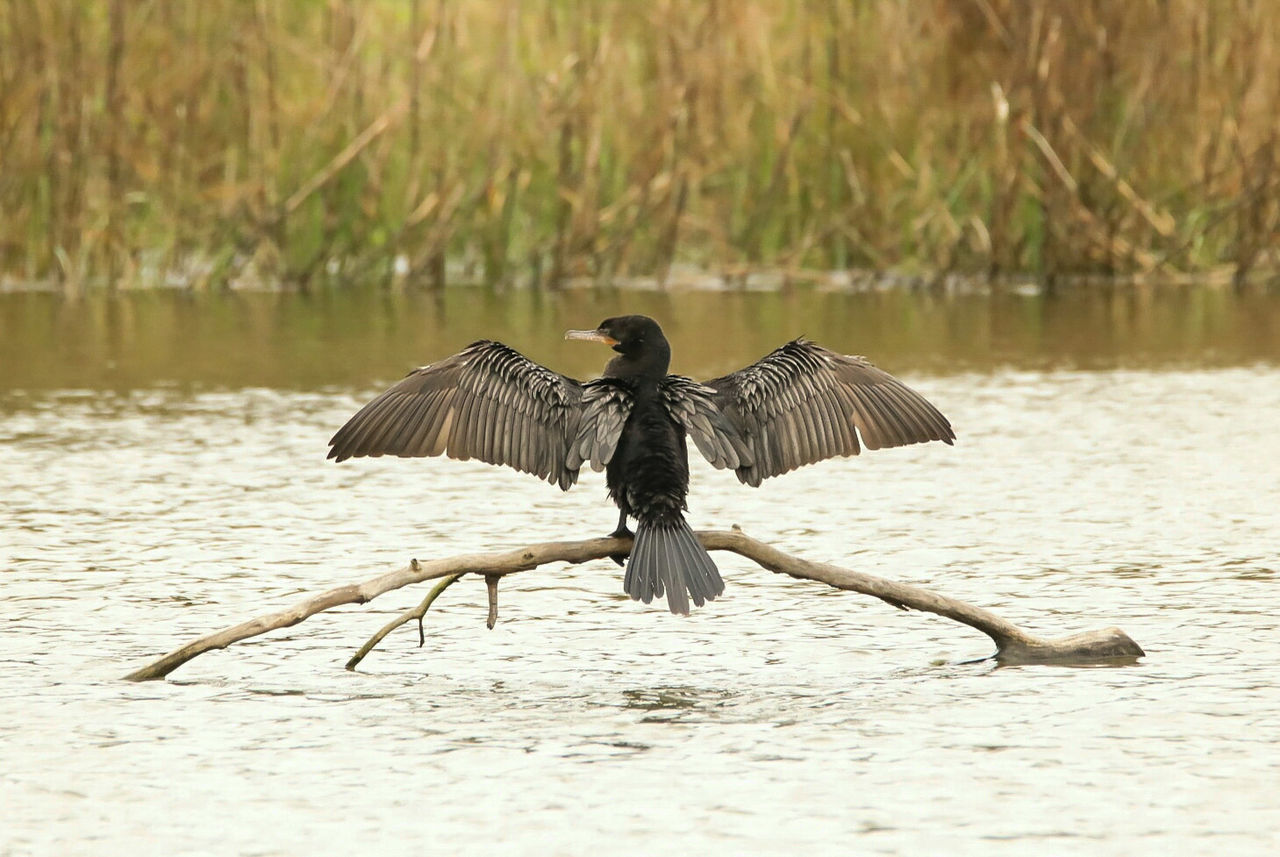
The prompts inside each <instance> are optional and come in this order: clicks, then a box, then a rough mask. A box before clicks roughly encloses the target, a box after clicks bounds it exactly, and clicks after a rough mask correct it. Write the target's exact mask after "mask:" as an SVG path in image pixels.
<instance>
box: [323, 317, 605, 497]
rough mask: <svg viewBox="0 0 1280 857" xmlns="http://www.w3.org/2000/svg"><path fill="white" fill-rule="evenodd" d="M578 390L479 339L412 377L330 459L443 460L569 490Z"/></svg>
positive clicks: (340, 436) (362, 415)
mask: <svg viewBox="0 0 1280 857" xmlns="http://www.w3.org/2000/svg"><path fill="white" fill-rule="evenodd" d="M582 411H583V408H582V385H581V384H580V383H579V382H577V381H575V380H573V379H572V378H566V377H565V376H563V375H560V374H558V373H556V372H552V371H551V370H550V369H547V368H546V367H545V366H541V365H539V364H537V363H534V362H533V361H532V360H530V359H528V358H527V357H525V356H524V355H522V354H520V353H519V352H518V351H516V350H515V349H512V348H508V347H507V346H505V345H503V344H502V343H500V342H491V341H488V340H481V341H480V342H474V343H472V344H471V345H468V346H467V347H466V348H464V349H462V351H460V352H458V353H457V354H455V355H453V356H452V357H446V358H445V359H444V360H440V361H438V362H436V363H432V364H431V365H430V366H423V367H422V368H421V369H415V370H414V371H412V372H410V373H409V375H408V376H407V377H405V378H404V380H402V381H400V382H399V383H398V384H396V385H395V386H393V387H391V388H390V389H389V390H387V391H386V392H385V393H383V394H382V395H380V396H378V397H377V398H376V399H374V400H373V401H372V402H370V403H369V404H367V405H365V406H364V407H363V408H361V409H360V410H359V411H358V412H357V413H356V415H355V416H353V417H352V418H351V419H349V420H348V421H347V424H346V425H344V426H343V427H342V428H340V429H338V431H337V433H336V434H335V435H334V436H333V437H332V438H331V439H330V440H329V446H330V447H331V448H330V450H329V458H333V459H336V460H338V461H343V460H345V459H348V458H351V457H353V456H362V455H368V456H379V455H398V456H401V457H420V456H427V455H441V454H444V455H448V456H449V457H450V458H457V459H461V460H463V461H465V460H467V459H469V458H477V459H479V460H481V461H485V462H488V463H489V464H505V465H507V466H508V467H514V468H515V469H516V470H520V471H523V472H524V473H532V474H534V475H535V476H537V477H538V478H540V479H545V480H547V481H548V482H550V483H552V484H553V485H559V486H560V487H561V488H562V489H564V490H568V489H569V486H570V485H572V484H573V483H574V482H576V481H577V479H578V466H577V465H576V464H572V465H571V464H569V462H568V460H569V445H570V442H571V441H572V440H573V439H574V438H576V437H577V435H578V427H579V423H580V422H581V419H582Z"/></svg>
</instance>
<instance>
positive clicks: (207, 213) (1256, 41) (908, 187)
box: [0, 0, 1280, 288]
mask: <svg viewBox="0 0 1280 857" xmlns="http://www.w3.org/2000/svg"><path fill="white" fill-rule="evenodd" d="M1277 103H1280V3H1277V2H1276V0H1263V1H1262V2H1256V0H1221V2H1213V3H1202V2H1196V0H1167V2H1157V0H1132V2H1125V3H1112V2H1105V0H1080V2H1072V3H1060V2H1053V0H981V2H954V3H915V2H905V0H897V2H894V0H886V2H869V0H864V2H845V0H822V2H819V0H810V2H801V0H774V2H764V0H757V2H751V0H744V2H735V3H727V2H723V0H719V2H706V0H662V2H657V3H652V4H639V3H632V2H626V0H601V2H587V0H533V2H518V0H505V2H493V3H465V2H461V0H430V2H428V0H375V2H356V0H331V2H327V3H323V4H322V3H316V2H305V0H292V2H280V3H265V2H247V0H208V2H204V3H199V4H171V3H163V2H156V0H152V2H144V0H134V2H128V1H127V0H106V2H102V3H83V2H78V0H46V2H40V3H36V2H33V0H0V157H2V158H3V164H2V167H0V277H7V278H10V279H17V280H31V279H37V280H39V279H48V280H53V281H57V282H60V283H64V284H66V285H67V286H68V287H69V288H74V287H80V286H89V285H93V284H101V283H106V284H108V285H113V286H114V285H126V286H127V285H134V284H143V285H146V284H154V283H156V282H159V281H163V279H164V277H165V276H166V275H167V274H173V273H180V274H183V275H185V277H186V280H185V281H186V282H189V283H191V284H192V285H195V286H218V285H221V284H223V283H227V282H234V281H258V282H264V283H275V284H282V285H285V286H304V287H305V286H307V285H310V284H316V283H320V282H326V281H335V282H340V283H349V282H390V281H392V280H393V279H395V278H397V277H400V276H405V277H407V278H408V279H409V280H411V281H413V282H423V283H428V284H431V283H441V282H443V280H444V279H445V278H446V276H449V277H467V278H475V279H489V280H494V281H507V280H513V279H514V280H524V279H534V280H537V281H539V282H543V283H548V284H555V283H557V282H560V281H562V280H564V279H565V278H570V277H573V278H589V279H591V280H594V281H597V282H608V281H610V280H611V279H613V278H615V277H630V276H656V277H659V278H661V277H663V276H665V274H666V272H667V271H668V270H669V269H670V268H671V266H672V265H673V264H676V263H679V264H692V265H695V266H699V267H701V268H703V269H706V270H709V271H711V272H718V273H723V274H725V275H726V276H729V277H736V276H738V275H740V274H741V273H742V272H744V271H749V270H759V269H774V270H781V271H783V272H784V273H787V274H790V275H803V274H804V273H805V272H808V271H827V270H833V269H845V268H870V269H875V270H890V269H893V270H902V271H924V272H930V273H937V272H952V271H957V272H966V273H974V274H988V273H994V274H1002V273H1020V274H1021V273H1030V274H1033V275H1039V276H1045V277H1055V276H1066V275H1077V274H1086V275H1121V276H1125V275H1137V276H1152V277H1158V276H1163V275H1168V274H1170V273H1198V272H1211V273H1214V274H1222V273H1223V272H1224V271H1225V272H1227V273H1234V274H1235V275H1236V276H1239V277H1244V276H1247V275H1248V274H1249V273H1250V272H1251V271H1258V270H1261V271H1265V272H1271V273H1272V274H1273V273H1274V271H1275V270H1276V269H1277V268H1280V258H1277V253H1278V251H1277V246H1278V245H1280V165H1278V163H1277V161H1278V159H1280V154H1278V153H1277V150H1278V149H1280V118H1278V116H1280V114H1278V113H1277V111H1276V110H1275V105H1276V104H1277ZM396 258H400V259H402V264H403V265H404V266H407V274H404V273H397V266H396V265H394V264H393V260H394V259H396Z"/></svg>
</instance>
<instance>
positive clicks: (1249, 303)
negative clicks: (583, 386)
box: [0, 287, 1280, 390]
mask: <svg viewBox="0 0 1280 857" xmlns="http://www.w3.org/2000/svg"><path fill="white" fill-rule="evenodd" d="M624 312H642V313H646V314H648V315H652V316H654V317H655V318H657V319H658V320H659V321H660V322H661V323H662V324H663V327H664V329H665V330H666V332H667V335H668V337H669V338H670V339H671V341H672V346H673V353H674V361H675V362H674V364H673V366H674V371H678V372H683V373H686V374H693V375H701V376H712V375H717V374H721V373H723V372H725V371H729V370H732V369H735V368H737V367H739V366H741V365H743V364H744V363H746V362H749V361H751V360H754V359H756V358H757V357H759V356H760V355H762V354H764V353H765V352H767V351H769V350H770V349H772V348H774V347H776V346H777V345H779V344H781V343H782V342H785V341H786V340H788V339H791V338H793V337H795V336H797V335H802V334H803V335H805V336H809V337H811V338H813V339H816V340H818V341H820V342H822V343H823V344H825V345H827V346H829V347H831V348H835V349H838V350H842V351H846V352H851V353H859V354H867V355H869V356H871V357H873V359H875V361H876V362H878V363H879V364H881V365H883V366H886V367H890V368H892V369H893V370H894V371H895V372H908V373H910V372H928V373H931V374H937V373H954V372H959V371H974V370H988V369H991V368H993V367H1009V366H1014V367H1021V368H1041V369H1043V368H1073V367H1074V368H1088V369H1106V368H1116V367H1134V368H1140V367H1143V368H1152V367H1164V368H1186V367H1191V366H1206V365H1208V366H1239V365H1248V364H1252V363H1258V362H1261V363H1269V364H1275V363H1277V362H1280V293H1270V292H1244V293H1237V292H1233V291H1229V290H1218V289H1197V288H1186V287H1168V288H1145V289H1143V288H1132V289H1122V290H1102V289H1087V288H1086V289H1082V290H1077V291H1069V292H1066V293H1063V294H1057V295H1043V294H1031V295H1025V294H997V295H994V296H987V295H975V294H962V295H938V294H933V293H928V292H903V291H897V292H885V293H880V292H870V293H859V294H847V293H815V292H808V291H794V292H770V293H754V292H751V293H727V294H726V293H705V292H676V293H663V292H622V291H614V292H555V293H546V292H534V291H513V292H507V293H493V292H489V291H485V290H479V289H462V288H459V289H451V290H448V291H446V292H444V293H443V294H440V295H432V294H422V293H395V294H379V293H376V292H375V293H369V292H366V291H354V292H326V293H322V294H318V295H312V296H305V295H295V294H270V293H244V294H242V293H229V294H218V295H199V296H193V295H189V294H185V293H171V292H142V293H126V294H122V295H118V296H115V297H108V296H105V295H95V296H90V297H87V298H83V299H79V300H75V301H67V300H64V299H62V298H61V297H59V296H57V295H51V294H46V293H39V292H35V293H9V294H0V389H9V390H15V389H16V390H39V389H92V390H99V389H105V390H129V389H134V388H138V387H155V386H157V385H161V384H170V385H176V389H178V390H186V389H190V388H191V387H192V386H196V387H199V388H209V387H234V388H242V387H259V386H260V387H271V388H288V389H323V388H333V387H344V386H356V387H361V388H365V387H367V386H369V385H370V383H371V381H373V380H374V379H377V380H379V381H385V380H387V379H389V378H393V377H395V376H396V375H397V374H399V373H400V372H402V371H404V370H405V369H407V368H408V367H412V366H417V365H420V364H421V363H423V362H426V361H428V360H432V359H436V358H438V357H441V356H444V355H447V354H451V353H453V352H454V351H456V350H458V349H459V348H461V347H462V346H463V345H465V344H467V343H469V342H471V341H474V340H476V339H482V338H496V339H500V340H502V341H503V342H506V343H507V344H509V345H511V346H513V347H515V348H517V349H519V350H521V351H523V352H525V353H526V354H529V355H531V356H534V357H535V358H537V359H539V360H540V361H542V362H544V363H548V364H550V365H552V366H554V367H556V368H558V369H561V370H563V371H566V372H569V373H576V374H577V375H578V376H581V377H587V376H590V375H592V374H593V373H595V372H598V371H599V368H600V367H599V360H598V355H597V354H594V353H591V351H590V350H589V349H581V348H574V347H572V343H565V342H563V341H562V340H561V338H560V334H561V333H562V332H563V331H564V330H565V329H567V328H570V327H584V326H590V325H593V324H595V323H596V322H598V321H599V320H600V319H602V318H604V317H606V316H609V315H616V314H619V313H624Z"/></svg>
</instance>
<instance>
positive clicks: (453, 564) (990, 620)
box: [125, 530, 1143, 681]
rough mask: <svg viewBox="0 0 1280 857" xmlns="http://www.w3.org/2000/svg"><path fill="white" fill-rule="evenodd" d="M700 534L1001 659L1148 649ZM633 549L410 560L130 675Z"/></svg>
mask: <svg viewBox="0 0 1280 857" xmlns="http://www.w3.org/2000/svg"><path fill="white" fill-rule="evenodd" d="M698 538H699V539H701V540H702V543H703V545H705V546H706V548H707V549H708V550H727V551H733V552H734V553H737V554H741V555H742V556H745V557H747V558H748V559H751V560H753V561H755V562H756V563H758V564H759V565H761V566H762V567H764V568H766V569H768V570H770V571H773V572H777V573H778V574H787V575H790V576H791V577H795V578H799V579H802V580H815V581H819V582H821V583H825V584H827V585H828V586H833V587H835V588H837V589H847V590H849V591H851V592H860V593H862V594H864V595H870V596H873V597H875V598H879V599H881V600H882V601H885V602H887V603H889V604H892V605H894V606H895V607H908V608H911V609H913V610H920V611H923V612H926V613H936V614H938V615H939V616H945V617H947V618H948V619H952V620H954V621H956V622H960V623H963V624H965V625H968V626H969V627H971V628H975V629H977V630H979V631H981V632H982V633H984V634H986V635H987V636H989V637H991V639H992V640H994V641H995V644H996V657H997V658H999V659H1000V660H1001V661H1003V662H1014V663H1039V662H1050V661H1075V662H1093V661H1098V660H1107V659H1133V658H1138V657H1142V655H1143V651H1142V649H1141V647H1139V646H1138V644H1137V643H1135V642H1134V641H1133V640H1132V639H1130V638H1129V637H1128V636H1127V635H1126V634H1125V633H1124V632H1123V631H1121V630H1120V629H1118V628H1108V629H1106V630H1104V631H1091V632H1086V633H1083V634H1076V635H1073V636H1070V637H1063V638H1060V639H1056V640H1046V639H1042V638H1039V637H1035V636H1033V635H1031V634H1028V633H1027V632H1026V631H1023V630H1022V629H1021V628H1018V627H1017V626H1015V625H1013V624H1010V623H1009V622H1006V621H1005V620H1003V619H1001V618H1000V617H998V616H996V615H995V614H993V613H990V612H988V611H986V610H983V609H982V608H980V607H975V606H973V605H972V604H967V603H965V602H963V601H957V600H955V599H953V598H947V597H945V596H942V595H939V594H937V593H935V592H930V591H928V590H926V589H920V588H918V587H915V586H908V585H906V584H903V583H895V582H893V581H891V580H885V579H883V578H879V577H873V576H871V575H869V574H860V573H859V572H856V571H851V570H849V569H847V568H841V567H840V566H837V565H832V564H830V563H824V562H812V561H810V560H805V559H800V558H799V557H794V556H790V555H788V554H785V553H783V552H782V551H780V550H777V549H776V548H773V547H770V546H769V545H767V544H765V543H763V542H759V541H756V540H755V539H753V538H750V537H749V536H747V535H745V534H744V533H742V532H741V531H738V530H734V531H722V530H716V531H707V532H702V533H699V534H698ZM630 549H631V540H630V539H623V538H600V539H585V540H582V541H573V542H542V543H540V544H533V545H528V546H527V547H523V548H517V549H516V550H510V551H502V552H499V553H488V554H466V555H463V556H456V557H451V558H448V559H438V560H432V561H430V562H419V561H418V560H416V559H415V560H411V561H410V562H409V564H408V565H406V566H405V567H404V568H400V569H397V570H396V571H392V572H389V573H387V574H383V575H380V576H378V577H375V578H372V579H370V580H367V581H365V582H364V583H359V584H349V585H347V586H339V587H337V588H335V589H330V590H329V591H327V592H322V593H320V594H319V595H314V596H312V597H310V598H308V599H306V600H304V601H302V602H300V603H298V604H295V605H294V606H293V607H291V608H289V609H287V610H281V611H278V612H275V613H268V614H265V615H263V616H259V617H258V618H256V619H251V620H249V621H248V622H242V623H241V624H239V625H234V626H232V627H230V628H227V629H225V630H222V631H219V632H217V633H214V634H209V635H208V636H205V637H201V638H200V639H198V640H193V641H192V642H190V643H187V644H186V645H185V646H182V647H181V648H179V649H175V650H174V651H172V652H170V653H169V654H167V655H165V656H164V657H162V658H160V659H159V660H157V661H154V662H153V663H150V664H147V665H146V666H144V667H142V668H140V669H138V670H135V671H134V672H132V673H130V674H129V675H127V676H125V678H126V679H128V680H130V681H148V680H152V679H159V678H164V677H165V676H167V675H168V674H169V673H171V672H173V670H175V669H177V668H178V667H180V666H182V665H183V664H184V663H186V662H187V661H189V660H191V659H192V658H194V657H196V656H198V655H201V654H203V653H205V652H207V651H210V650H211V649H225V648H226V647H227V646H229V645H231V644H232V643H236V642H239V641H240V640H244V639H247V638H249V637H256V636H258V635H259V634H264V633H266V632H267V631H273V630H276V629H278V628H287V627H290V626H292V625H296V624H298V623H299V622H301V621H302V620H304V619H306V618H308V617H310V616H314V615H315V614H316V613H321V612H323V611H325V610H330V609H332V608H334V607H338V606H341V605H343V604H364V603H366V602H368V601H371V600H373V599H374V598H377V597H378V596H379V595H382V594H383V593H386V592H390V591H391V590H393V589H399V588H400V587H402V586H408V585H409V584H413V583H421V582H423V581H426V580H435V579H437V578H441V577H449V576H451V575H463V574H484V575H486V579H488V578H489V577H492V578H495V579H496V578H498V577H501V576H502V575H505V574H514V573H516V572H520V571H528V570H529V569H532V568H537V567H538V566H540V565H543V564H545V563H549V562H569V563H582V562H587V561H589V560H594V559H604V558H605V557H608V556H610V555H612V554H626V553H627V552H628V551H629V550H630ZM495 601H496V599H495ZM428 606H429V605H428ZM495 608H496V604H495V603H494V602H491V610H494V609H495ZM494 618H496V616H495V617H494Z"/></svg>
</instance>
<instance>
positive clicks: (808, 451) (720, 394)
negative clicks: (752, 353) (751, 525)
mask: <svg viewBox="0 0 1280 857" xmlns="http://www.w3.org/2000/svg"><path fill="white" fill-rule="evenodd" d="M706 386H707V387H710V388H711V389H713V390H714V391H715V395H714V399H715V403H716V405H717V406H718V407H719V409H720V412H721V413H722V414H724V417H725V419H726V420H728V422H729V423H731V424H732V425H733V426H735V427H736V428H737V429H738V431H739V432H740V434H741V436H742V438H743V439H744V440H745V441H746V443H747V445H748V446H749V447H750V450H751V454H752V462H751V463H748V464H745V465H744V466H740V467H738V468H737V473H738V479H740V480H741V481H743V482H746V483H747V484H749V485H759V484H760V482H761V481H762V480H764V479H768V478H769V477H770V476H778V475H780V474H782V473H786V472H788V471H791V470H795V469H796V468H797V467H801V466H803V465H805V464H812V463H814V462H816V461H822V460H824V459H827V458H833V457H835V456H837V455H857V454H858V452H859V446H858V435H861V436H862V443H863V445H865V446H866V448H867V449H882V448H885V447H892V446H906V445H907V444H912V443H924V442H925V441H930V440H940V441H943V442H944V443H947V444H950V443H951V442H952V441H953V440H954V439H955V432H954V431H952V430H951V423H950V422H948V421H947V418H946V417H944V416H943V415H942V414H941V413H939V411H938V409H937V408H935V407H934V406H933V405H931V404H930V403H929V402H928V400H926V399H925V398H924V397H923V396H921V395H920V394H919V393H917V392H916V391H915V390H912V389H911V388H910V387H908V386H907V385H905V384H903V383H902V382H901V381H899V380H898V379H896V378H894V377H893V376H892V375H890V374H889V373H887V372H883V371H881V370H879V369H877V368H876V367H875V366H872V365H871V364H870V363H868V362H867V361H866V360H864V359H863V358H861V357H847V356H844V355H842V354H837V353H835V352H834V351H829V350H828V349H826V348H823V347H822V346H820V345H816V344H814V343H812V342H807V341H805V340H802V339H797V340H795V341H793V342H788V343H787V344H786V345H784V346H782V347H781V348H778V349H776V350H775V351H773V352H772V353H770V354H768V355H766V356H765V357H763V358H762V359H760V360H757V361H756V362H755V363H752V364H751V365H750V366H748V367H746V368H745V369H740V370H739V371H737V372H734V373H732V374H730V375H725V376H724V377H722V378H715V379H713V380H711V381H707V382H706ZM855 429H856V431H855Z"/></svg>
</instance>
